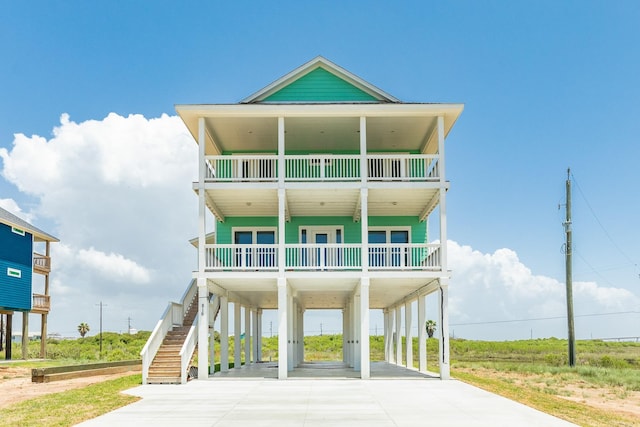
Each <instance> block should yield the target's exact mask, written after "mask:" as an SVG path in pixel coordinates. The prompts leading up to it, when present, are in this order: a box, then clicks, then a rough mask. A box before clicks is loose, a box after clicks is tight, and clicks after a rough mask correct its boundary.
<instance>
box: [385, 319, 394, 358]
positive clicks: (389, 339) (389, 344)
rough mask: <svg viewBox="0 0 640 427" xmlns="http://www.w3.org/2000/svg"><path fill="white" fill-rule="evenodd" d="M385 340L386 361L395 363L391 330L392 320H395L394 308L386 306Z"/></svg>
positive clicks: (392, 326)
mask: <svg viewBox="0 0 640 427" xmlns="http://www.w3.org/2000/svg"><path fill="white" fill-rule="evenodd" d="M387 319H388V320H387V342H386V344H385V345H386V347H385V350H386V352H387V362H389V363H395V362H396V354H395V352H394V351H393V341H394V340H393V337H394V334H393V331H394V329H393V328H394V322H395V309H389V308H387Z"/></svg>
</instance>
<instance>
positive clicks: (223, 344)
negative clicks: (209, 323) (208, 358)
mask: <svg viewBox="0 0 640 427" xmlns="http://www.w3.org/2000/svg"><path fill="white" fill-rule="evenodd" d="M228 370H229V299H228V298H227V297H226V296H221V297H220V372H227V371H228Z"/></svg>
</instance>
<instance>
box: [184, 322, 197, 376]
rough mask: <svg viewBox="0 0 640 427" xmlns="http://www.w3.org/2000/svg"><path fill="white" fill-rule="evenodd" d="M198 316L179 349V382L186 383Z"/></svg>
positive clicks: (194, 342) (194, 344)
mask: <svg viewBox="0 0 640 427" xmlns="http://www.w3.org/2000/svg"><path fill="white" fill-rule="evenodd" d="M199 317H200V316H196V318H195V320H194V321H193V324H192V325H191V327H190V328H189V333H188V334H187V337H186V338H185V340H184V344H182V348H181V349H180V384H186V383H187V378H188V373H189V372H188V369H189V363H191V359H192V358H193V352H194V351H195V349H196V344H197V343H198V318H199Z"/></svg>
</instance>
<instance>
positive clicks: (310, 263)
mask: <svg viewBox="0 0 640 427" xmlns="http://www.w3.org/2000/svg"><path fill="white" fill-rule="evenodd" d="M285 250H286V254H287V255H286V260H287V264H286V268H287V269H290V270H359V269H360V268H361V267H362V256H361V253H362V246H361V245H359V244H340V243H333V244H296V245H285Z"/></svg>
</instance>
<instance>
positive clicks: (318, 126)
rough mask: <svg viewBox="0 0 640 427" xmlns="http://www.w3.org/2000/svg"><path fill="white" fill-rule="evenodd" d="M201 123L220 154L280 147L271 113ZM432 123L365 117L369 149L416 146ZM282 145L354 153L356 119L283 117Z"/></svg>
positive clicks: (357, 141) (357, 130) (357, 138)
mask: <svg viewBox="0 0 640 427" xmlns="http://www.w3.org/2000/svg"><path fill="white" fill-rule="evenodd" d="M205 123H206V129H207V133H208V136H209V138H210V139H212V140H213V141H215V144H216V145H217V147H218V148H219V150H220V151H221V152H223V153H230V152H244V153H264V152H270V153H276V152H277V150H278V119H277V118H275V117H209V118H207V119H205ZM435 127H436V118H435V117H370V118H367V150H368V151H377V152H385V151H389V152H414V151H418V150H420V149H421V148H422V146H423V145H424V144H425V142H426V141H427V139H428V138H429V136H431V135H432V133H433V131H434V129H435ZM285 150H286V151H287V153H295V152H303V153H306V152H314V151H315V152H323V153H326V152H333V153H344V152H350V153H358V152H359V151H360V119H359V117H292V118H285ZM206 151H207V152H206V154H219V153H217V152H216V151H215V150H214V149H213V145H208V146H207V150H206ZM426 154H431V153H426Z"/></svg>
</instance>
